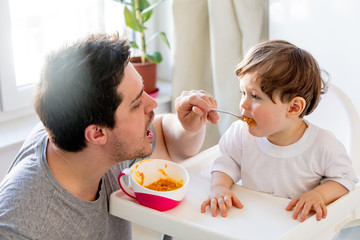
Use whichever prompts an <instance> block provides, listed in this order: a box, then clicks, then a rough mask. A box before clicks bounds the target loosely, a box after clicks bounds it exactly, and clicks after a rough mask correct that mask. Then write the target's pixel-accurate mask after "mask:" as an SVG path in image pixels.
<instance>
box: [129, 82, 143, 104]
mask: <svg viewBox="0 0 360 240" xmlns="http://www.w3.org/2000/svg"><path fill="white" fill-rule="evenodd" d="M143 92H144V86H143V87H142V89H141V91H140V93H139V94H138V95H137V96H136V98H135V99H134V100H132V101H131V103H130V104H133V103H134V102H136V101H137V100H138V99H139V98H140V97H141V95H142V94H143Z"/></svg>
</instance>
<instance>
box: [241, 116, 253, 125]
mask: <svg viewBox="0 0 360 240" xmlns="http://www.w3.org/2000/svg"><path fill="white" fill-rule="evenodd" d="M242 120H243V121H244V122H246V123H247V124H248V126H249V127H256V122H255V120H254V119H252V118H247V117H242Z"/></svg>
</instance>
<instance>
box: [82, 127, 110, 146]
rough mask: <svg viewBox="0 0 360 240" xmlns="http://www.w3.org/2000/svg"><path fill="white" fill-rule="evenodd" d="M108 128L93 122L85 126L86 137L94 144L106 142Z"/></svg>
mask: <svg viewBox="0 0 360 240" xmlns="http://www.w3.org/2000/svg"><path fill="white" fill-rule="evenodd" d="M106 137H107V135H106V130H104V129H103V128H101V127H99V126H98V125H96V124H91V125H89V126H87V128H85V139H86V140H87V141H88V142H90V143H93V144H99V145H103V144H105V143H106Z"/></svg>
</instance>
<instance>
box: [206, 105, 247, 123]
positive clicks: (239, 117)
mask: <svg viewBox="0 0 360 240" xmlns="http://www.w3.org/2000/svg"><path fill="white" fill-rule="evenodd" d="M211 111H216V112H220V113H227V114H230V115H233V116H234V117H236V118H238V119H240V120H242V121H244V117H243V116H241V115H236V114H235V113H232V112H228V111H224V110H219V109H215V108H212V109H211Z"/></svg>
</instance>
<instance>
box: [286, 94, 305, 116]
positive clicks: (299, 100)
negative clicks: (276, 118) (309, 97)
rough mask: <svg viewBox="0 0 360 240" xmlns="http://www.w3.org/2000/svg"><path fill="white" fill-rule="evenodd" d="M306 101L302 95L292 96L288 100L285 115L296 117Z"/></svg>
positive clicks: (302, 109)
mask: <svg viewBox="0 0 360 240" xmlns="http://www.w3.org/2000/svg"><path fill="white" fill-rule="evenodd" d="M305 106H306V101H305V99H304V98H303V97H294V98H292V99H291V100H290V102H289V108H288V111H287V117H290V118H293V117H298V116H299V115H300V114H301V113H302V112H303V111H304V109H305Z"/></svg>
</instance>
